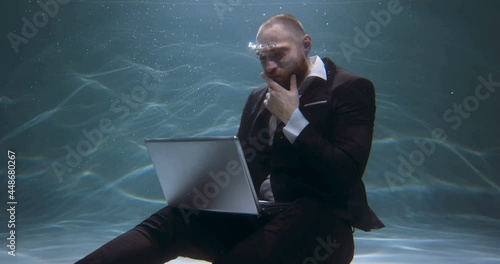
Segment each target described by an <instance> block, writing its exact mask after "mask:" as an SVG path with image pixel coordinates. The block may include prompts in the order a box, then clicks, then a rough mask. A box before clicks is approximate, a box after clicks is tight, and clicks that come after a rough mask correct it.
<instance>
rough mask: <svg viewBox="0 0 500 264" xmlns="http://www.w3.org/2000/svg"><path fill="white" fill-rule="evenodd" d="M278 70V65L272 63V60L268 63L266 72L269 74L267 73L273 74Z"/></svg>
mask: <svg viewBox="0 0 500 264" xmlns="http://www.w3.org/2000/svg"><path fill="white" fill-rule="evenodd" d="M276 68H278V64H276V62H274V61H272V60H268V61H267V62H266V65H265V68H264V70H265V71H266V72H267V73H272V72H273V71H274V70H275V69H276Z"/></svg>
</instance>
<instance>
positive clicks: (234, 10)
mask: <svg viewBox="0 0 500 264" xmlns="http://www.w3.org/2000/svg"><path fill="white" fill-rule="evenodd" d="M1 5H2V8H1V11H0V13H1V16H0V19H1V25H0V27H1V30H2V31H1V34H2V37H1V41H0V45H1V46H0V52H1V53H0V54H1V64H0V67H1V69H0V84H1V88H0V89H1V90H0V118H1V119H0V122H1V123H0V146H1V148H0V150H1V151H0V153H1V155H2V157H1V158H0V160H1V161H2V164H1V165H0V175H1V180H0V184H1V185H0V190H1V191H0V195H1V196H0V241H2V243H1V247H0V262H1V263H73V262H75V261H77V260H78V259H80V258H82V257H83V256H85V255H86V254H88V253H90V252H91V251H93V250H95V249H96V248H98V247H99V246H101V245H102V244H104V243H106V242H107V241H109V240H111V239H112V238H114V237H116V236H118V235H119V234H121V233H123V232H125V231H127V230H129V229H131V228H133V227H134V226H135V225H136V224H138V223H139V222H140V221H141V220H143V219H145V218H146V217H147V216H149V215H150V214H152V213H154V212H156V211H157V210H158V209H160V208H162V207H163V206H164V205H165V200H164V197H163V193H162V191H161V188H160V186H159V181H158V179H157V176H156V174H155V171H154V168H153V166H152V163H151V159H150V157H149V154H148V153H147V150H146V149H145V145H144V139H145V138H155V137H188V136H190V137H191V136H232V135H235V134H236V131H237V128H238V125H239V119H240V116H241V111H242V108H243V106H244V103H245V101H246V98H247V96H248V94H249V93H250V91H251V90H252V89H253V88H255V87H257V86H259V85H261V84H262V83H263V80H262V79H261V78H260V76H259V73H260V71H261V68H260V64H259V62H258V59H257V58H256V57H255V55H254V54H253V53H252V52H251V51H250V50H249V49H248V48H247V45H248V42H250V41H254V39H255V34H256V32H257V29H258V27H259V25H260V24H261V23H262V22H263V21H264V20H265V19H266V18H267V17H269V16H271V15H275V14H279V13H292V14H294V15H295V16H296V17H297V18H298V19H299V20H300V21H301V22H302V23H303V25H304V27H305V29H306V32H307V33H309V34H310V35H311V36H312V39H313V50H312V52H311V55H319V56H320V57H330V58H331V59H333V60H334V61H335V62H336V63H337V64H338V65H339V66H341V67H343V68H345V69H347V70H349V71H352V72H354V73H357V74H359V75H362V76H364V77H367V78H369V79H370V80H372V82H373V83H374V84H375V87H376V92H377V114H376V125H375V134H374V141H373V147H372V151H371V155H370V160H369V163H368V166H367V168H366V172H365V174H364V182H365V184H366V188H367V193H368V199H369V203H370V205H371V207H372V208H373V210H374V211H375V212H376V213H377V215H378V216H379V217H380V218H381V219H382V221H383V222H384V223H385V224H386V226H387V227H386V228H384V229H381V230H376V231H373V232H369V233H365V232H362V231H360V230H357V231H356V233H355V243H356V252H355V257H354V260H353V263H356V264H369V263H370V264H371V263H440V264H441V263H444V264H446V263H500V253H499V251H498V243H499V242H500V177H499V172H500V122H499V118H498V114H499V112H500V111H499V110H500V91H499V90H500V89H499V88H500V65H499V63H500V49H499V47H500V35H499V32H500V31H499V30H500V21H499V18H498V11H499V10H500V2H499V1H495V0H477V1H472V0H441V1H437V0H434V1H431V0H413V1H411V0H400V1H396V0H388V1H371V0H353V1H346V0H344V1H297V2H296V1H246V0H215V1H210V0H209V1H201V0H200V1H161V0H150V1H148V0H141V1H139V0H130V1H127V0H116V1H114V0H107V1H99V0H89V1H84V0H80V1H79V0H72V1H69V0H41V1H39V2H38V1H28V0H19V1H9V2H7V1H5V2H3V3H2V4H1ZM9 150H10V151H12V152H14V153H15V162H16V164H15V175H16V178H15V189H14V190H15V192H12V188H11V189H9V187H8V186H9V182H8V175H9V172H8V160H9V157H8V151H9ZM10 174H12V173H10ZM11 183H12V182H11ZM11 186H12V184H11ZM9 191H10V193H9ZM9 195H14V197H9ZM11 198H13V199H11ZM13 202H16V204H14V203H13ZM12 206H14V208H15V214H14V219H13V216H12V215H13V213H12V211H13V210H12V209H11V208H12ZM12 220H13V221H14V222H12ZM9 221H11V222H10V223H9ZM12 223H14V224H15V227H12V225H11V224H12ZM12 231H15V240H14V242H15V252H13V251H12V249H11V248H9V245H11V244H12V241H13V239H9V237H10V236H11V232H12ZM495 245H496V246H495ZM9 252H11V254H12V253H14V254H15V256H11V255H9ZM171 263H200V261H194V260H189V259H183V258H179V259H177V260H175V261H172V262H171Z"/></svg>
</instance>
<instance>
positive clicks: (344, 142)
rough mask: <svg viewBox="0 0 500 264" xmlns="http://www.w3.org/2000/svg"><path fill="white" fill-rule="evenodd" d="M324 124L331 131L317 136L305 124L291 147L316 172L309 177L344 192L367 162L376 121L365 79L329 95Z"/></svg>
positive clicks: (370, 88) (369, 85)
mask: <svg viewBox="0 0 500 264" xmlns="http://www.w3.org/2000/svg"><path fill="white" fill-rule="evenodd" d="M330 101H331V102H330V110H329V115H328V117H325V119H326V120H325V121H326V122H329V123H330V125H331V127H332V129H331V132H329V133H328V134H325V133H319V131H317V129H316V128H315V127H314V126H313V125H312V124H308V125H307V126H306V127H305V128H304V129H303V130H302V132H301V133H300V134H299V136H298V137H297V139H296V140H295V142H294V146H295V147H296V148H298V149H299V153H301V155H303V158H304V159H305V160H306V161H307V162H308V163H309V165H311V167H312V168H314V169H315V171H316V172H317V173H311V175H312V176H311V177H326V182H328V184H329V185H330V187H331V189H333V190H336V191H347V190H349V189H350V187H352V186H353V185H354V184H355V183H356V182H357V181H359V180H360V179H361V177H362V174H363V171H364V168H365V166H366V163H367V161H368V156H369V153H370V149H371V143H372V137H373V125H374V120H375V88H374V87H373V84H372V83H371V82H370V81H369V80H367V79H364V78H357V79H355V80H353V81H352V82H350V83H348V84H345V85H342V86H339V87H337V88H336V89H334V91H333V92H332V95H331V100H330Z"/></svg>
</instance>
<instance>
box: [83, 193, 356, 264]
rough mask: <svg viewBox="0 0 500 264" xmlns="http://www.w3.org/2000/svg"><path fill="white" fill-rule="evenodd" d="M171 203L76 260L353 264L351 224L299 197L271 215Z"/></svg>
mask: <svg viewBox="0 0 500 264" xmlns="http://www.w3.org/2000/svg"><path fill="white" fill-rule="evenodd" d="M180 210H181V209H174V208H172V207H169V206H166V207H164V208H163V209H161V210H159V211H158V212H156V213H155V214H153V215H151V216H150V217H149V218H148V219H146V220H144V221H143V222H142V223H140V224H139V225H137V226H136V227H134V228H133V229H131V230H130V231H128V232H126V233H124V234H122V235H120V236H118V237H117V238H115V239H113V240H111V241H110V242H108V243H106V244H105V245H103V246H102V247H100V248H99V249H97V250H95V251H94V252H92V253H91V254H89V255H88V256H86V257H85V258H83V259H81V260H80V261H78V262H77V264H90V263H92V264H98V263H99V264H100V263H120V264H125V263H164V262H168V261H169V260H172V259H175V258H177V257H178V256H184V257H189V258H193V259H200V260H206V261H209V262H212V263H215V264H228V263H231V264H236V263H238V264H265V263H269V264H271V263H272V264H277V263H283V264H285V263H286V264H294V263H297V264H312V263H336V264H344V263H350V262H351V260H352V258H353V253H354V242H353V233H352V229H351V227H350V226H349V225H348V224H347V223H346V222H345V221H343V220H341V219H340V218H339V217H338V216H337V215H336V214H335V212H334V210H333V209H332V208H330V207H329V206H327V205H325V204H324V203H321V202H319V201H317V200H314V199H312V198H299V199H297V200H295V201H294V202H293V203H291V205H290V206H289V207H288V208H287V209H286V210H284V211H282V212H280V213H277V214H271V215H267V216H254V215H243V214H229V213H219V212H200V211H196V212H195V213H197V214H192V215H190V216H189V217H186V215H185V214H184V216H183V213H182V212H181V211H180Z"/></svg>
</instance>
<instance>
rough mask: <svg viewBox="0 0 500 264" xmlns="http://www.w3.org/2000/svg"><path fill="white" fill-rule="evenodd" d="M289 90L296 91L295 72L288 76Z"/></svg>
mask: <svg viewBox="0 0 500 264" xmlns="http://www.w3.org/2000/svg"><path fill="white" fill-rule="evenodd" d="M290 91H291V92H297V76H296V75H295V74H293V75H292V77H290Z"/></svg>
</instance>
